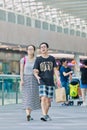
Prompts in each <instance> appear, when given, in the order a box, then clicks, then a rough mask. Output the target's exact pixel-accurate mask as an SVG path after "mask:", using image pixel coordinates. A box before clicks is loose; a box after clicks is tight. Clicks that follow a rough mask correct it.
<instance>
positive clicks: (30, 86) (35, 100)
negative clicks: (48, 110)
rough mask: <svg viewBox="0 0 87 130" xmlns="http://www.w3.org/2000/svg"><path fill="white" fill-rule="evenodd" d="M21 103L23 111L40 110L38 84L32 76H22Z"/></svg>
mask: <svg viewBox="0 0 87 130" xmlns="http://www.w3.org/2000/svg"><path fill="white" fill-rule="evenodd" d="M22 101H23V108H24V109H28V108H30V109H31V110H36V109H39V108H40V98H39V88H38V83H37V80H36V78H35V77H34V76H33V75H24V86H23V88H22Z"/></svg>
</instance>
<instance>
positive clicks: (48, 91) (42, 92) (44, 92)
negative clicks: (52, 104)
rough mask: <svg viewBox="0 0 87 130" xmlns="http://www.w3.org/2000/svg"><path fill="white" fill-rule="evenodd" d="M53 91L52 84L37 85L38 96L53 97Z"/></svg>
mask: <svg viewBox="0 0 87 130" xmlns="http://www.w3.org/2000/svg"><path fill="white" fill-rule="evenodd" d="M53 92H54V86H46V85H40V86H39V96H40V97H43V96H45V97H48V98H53Z"/></svg>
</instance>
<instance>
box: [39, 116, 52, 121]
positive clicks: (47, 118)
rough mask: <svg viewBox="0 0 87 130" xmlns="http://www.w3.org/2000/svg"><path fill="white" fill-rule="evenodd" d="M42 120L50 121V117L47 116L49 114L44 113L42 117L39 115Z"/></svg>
mask: <svg viewBox="0 0 87 130" xmlns="http://www.w3.org/2000/svg"><path fill="white" fill-rule="evenodd" d="M41 120H42V121H51V118H50V117H49V115H45V116H43V117H41Z"/></svg>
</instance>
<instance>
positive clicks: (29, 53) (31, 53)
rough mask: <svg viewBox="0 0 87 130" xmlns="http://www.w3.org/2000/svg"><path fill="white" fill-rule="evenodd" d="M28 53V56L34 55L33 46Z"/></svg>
mask: <svg viewBox="0 0 87 130" xmlns="http://www.w3.org/2000/svg"><path fill="white" fill-rule="evenodd" d="M27 52H28V55H34V52H35V50H34V47H33V46H29V47H28V49H27Z"/></svg>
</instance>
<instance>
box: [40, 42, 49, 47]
mask: <svg viewBox="0 0 87 130" xmlns="http://www.w3.org/2000/svg"><path fill="white" fill-rule="evenodd" d="M43 44H45V45H46V47H47V48H49V45H48V43H46V42H42V43H41V44H40V45H39V48H40V47H41V45H43Z"/></svg>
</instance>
